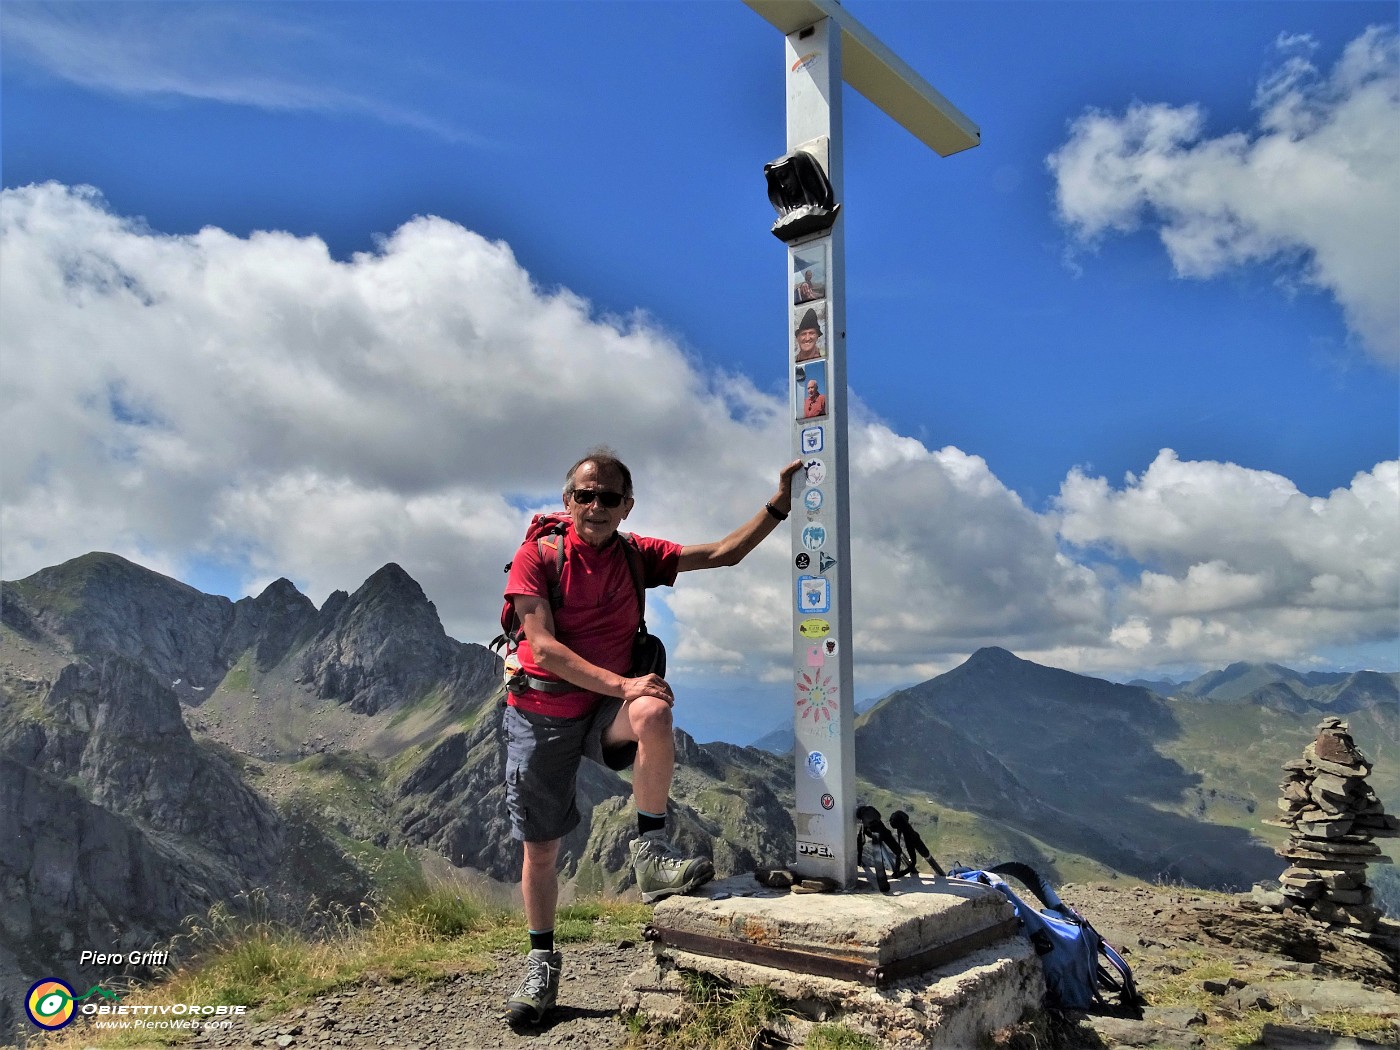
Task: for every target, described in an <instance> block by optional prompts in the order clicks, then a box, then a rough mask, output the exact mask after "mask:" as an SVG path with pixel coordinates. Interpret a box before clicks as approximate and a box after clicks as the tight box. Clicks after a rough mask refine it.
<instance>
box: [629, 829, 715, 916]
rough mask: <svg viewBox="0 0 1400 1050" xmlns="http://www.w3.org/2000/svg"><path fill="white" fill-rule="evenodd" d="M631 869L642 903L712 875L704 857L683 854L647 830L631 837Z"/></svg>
mask: <svg viewBox="0 0 1400 1050" xmlns="http://www.w3.org/2000/svg"><path fill="white" fill-rule="evenodd" d="M631 854H632V870H633V872H635V873H636V876H637V889H639V890H641V891H642V903H643V904H654V903H656V902H657V901H659V900H662V899H664V898H666V897H670V896H671V895H672V894H676V893H689V892H690V891H691V890H693V889H695V887H696V886H703V885H704V884H705V883H707V882H709V881H710V880H711V879H712V878H714V877H715V866H714V865H713V864H711V863H710V862H709V860H707V859H706V858H704V857H686V856H684V855H682V854H681V853H680V852H679V851H678V850H677V849H676V847H675V846H672V845H671V844H670V843H669V842H667V841H666V840H665V839H664V838H662V835H661V832H659V831H649V832H647V833H646V834H645V835H641V836H639V837H638V838H635V839H633V840H632V848H631Z"/></svg>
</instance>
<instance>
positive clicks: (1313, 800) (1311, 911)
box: [1269, 718, 1400, 933]
mask: <svg viewBox="0 0 1400 1050" xmlns="http://www.w3.org/2000/svg"><path fill="white" fill-rule="evenodd" d="M1283 768H1284V770H1285V771H1286V772H1287V779H1285V780H1284V782H1283V783H1282V784H1281V785H1280V788H1281V789H1282V791H1283V795H1282V797H1281V798H1280V799H1279V800H1278V807H1279V809H1280V810H1282V811H1283V816H1282V817H1281V818H1280V819H1278V820H1273V821H1269V823H1271V824H1276V825H1278V826H1280V827H1285V828H1288V829H1289V830H1290V831H1292V835H1290V836H1289V839H1288V845H1287V846H1285V847H1284V848H1283V849H1281V850H1278V851H1277V852H1278V855H1279V856H1280V857H1284V858H1287V859H1288V860H1289V861H1291V862H1292V866H1291V867H1289V868H1288V869H1287V870H1286V871H1284V873H1283V874H1282V875H1280V876H1279V883H1280V884H1281V888H1282V890H1283V895H1284V896H1285V897H1286V898H1288V902H1289V904H1291V905H1292V906H1294V907H1295V908H1299V909H1301V910H1302V911H1305V912H1307V914H1308V915H1310V916H1311V917H1312V918H1314V919H1317V920H1318V921H1320V922H1325V923H1327V924H1329V925H1333V926H1341V927H1345V928H1348V929H1352V930H1355V931H1359V932H1361V933H1369V932H1370V931H1372V930H1374V929H1375V928H1376V925H1377V924H1378V923H1379V922H1380V920H1381V911H1380V909H1379V908H1377V907H1375V906H1374V905H1372V903H1371V897H1372V892H1371V887H1369V886H1367V885H1366V865H1367V864H1389V863H1390V862H1391V860H1390V858H1389V857H1385V856H1382V855H1381V850H1380V847H1379V846H1377V845H1376V844H1375V842H1374V841H1372V840H1374V839H1377V838H1395V837H1397V836H1400V821H1397V820H1396V818H1395V817H1394V816H1392V815H1389V814H1387V813H1386V812H1385V807H1384V806H1382V805H1381V803H1380V800H1379V799H1377V798H1376V795H1375V793H1374V792H1373V791H1372V790H1371V788H1370V786H1369V785H1368V784H1367V783H1366V778H1367V777H1368V776H1370V775H1371V762H1370V760H1369V759H1367V758H1366V756H1365V755H1364V754H1362V753H1361V751H1360V749H1359V748H1357V746H1356V744H1355V742H1354V741H1353V740H1352V739H1351V734H1350V731H1349V727H1348V725H1347V723H1346V722H1344V721H1342V720H1341V719H1340V718H1324V719H1323V720H1322V721H1321V722H1320V723H1319V724H1318V727H1317V739H1316V740H1314V741H1313V742H1312V743H1311V744H1309V745H1308V746H1307V747H1306V748H1304V749H1303V757H1302V758H1295V759H1292V760H1291V761H1288V762H1285V763H1284V764H1283Z"/></svg>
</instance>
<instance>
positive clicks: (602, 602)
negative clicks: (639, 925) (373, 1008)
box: [504, 448, 802, 1024]
mask: <svg viewBox="0 0 1400 1050" xmlns="http://www.w3.org/2000/svg"><path fill="white" fill-rule="evenodd" d="M801 466H802V461H801V460H794V461H793V462H792V463H789V464H788V465H787V466H786V467H784V468H783V469H782V471H781V473H780V474H779V479H778V492H777V494H776V495H775V496H774V497H773V498H772V499H771V500H769V501H768V502H767V503H766V504H764V506H763V507H762V508H761V509H760V510H759V511H758V512H757V513H756V514H754V516H753V517H751V518H750V519H749V520H748V521H746V522H745V523H744V524H743V525H740V526H739V527H738V528H737V529H735V530H734V531H733V532H731V533H730V534H729V535H728V536H726V537H724V539H722V540H719V541H718V542H715V543H701V544H694V545H688V546H681V545H680V544H677V543H672V542H670V541H669V540H660V539H652V538H650V537H643V536H634V537H632V539H633V540H635V546H634V548H633V549H634V550H635V552H636V558H637V561H638V563H639V565H640V569H641V575H642V579H643V582H644V583H645V585H646V586H647V587H664V586H670V585H671V584H673V583H674V582H675V579H676V574H677V573H682V572H690V571H692V570H694V569H713V568H718V567H720V566H722V565H737V564H738V563H739V562H740V561H742V560H743V558H744V556H745V555H746V554H748V553H749V551H751V550H753V549H754V548H755V547H757V546H758V544H759V543H760V542H761V541H762V540H763V539H764V538H765V537H766V536H767V535H768V534H769V533H771V532H772V531H773V530H774V529H775V528H776V527H777V525H778V523H779V522H780V521H782V520H783V519H784V518H786V517H787V516H788V512H789V510H790V508H791V505H792V478H793V475H794V474H795V473H796V472H797V471H798V469H800V467H801ZM633 506H634V500H633V498H632V474H631V472H630V471H629V470H628V469H627V467H626V466H625V465H624V464H623V463H622V462H621V460H619V459H618V458H617V456H616V455H614V454H613V453H612V452H611V451H610V450H608V449H602V448H600V449H595V450H594V451H592V452H590V453H588V454H587V455H586V456H584V457H583V458H582V459H580V460H579V461H578V462H577V463H575V464H574V465H573V467H571V468H570V469H569V473H568V475H567V477H566V479H565V481H564V509H565V510H566V511H567V513H568V517H569V522H568V525H567V528H566V531H565V533H564V535H562V536H559V537H557V540H558V542H560V543H563V544H564V545H565V546H564V554H565V556H564V564H563V568H562V570H561V571H560V573H559V579H558V587H559V589H558V592H557V593H558V594H559V595H560V597H561V598H562V600H560V601H559V602H558V604H557V607H552V606H551V603H550V600H549V594H550V583H551V578H552V575H553V573H554V571H555V567H556V566H557V564H558V562H557V559H553V558H546V557H544V556H542V555H541V553H540V550H539V544H538V542H536V541H529V542H527V543H525V544H523V545H522V546H521V547H520V550H519V551H518V552H517V553H516V556H515V558H514V560H513V561H512V563H511V569H510V576H509V579H508V581H507V583H506V597H507V598H508V599H509V600H510V601H512V602H513V603H514V605H515V611H516V615H517V616H518V617H519V620H520V623H521V626H522V630H523V638H522V640H521V642H520V647H519V649H518V650H517V652H516V656H517V658H518V659H519V661H520V669H521V672H522V673H523V674H524V675H525V676H526V678H525V679H524V681H525V682H527V683H528V686H527V687H526V688H523V689H520V690H519V691H514V690H512V691H511V692H509V693H508V694H507V704H508V706H507V708H506V711H505V715H504V719H505V730H506V739H507V757H506V804H507V807H508V808H509V810H510V818H511V825H512V834H513V836H514V837H515V838H517V839H520V840H521V842H522V843H523V844H524V850H525V864H524V871H523V873H522V875H521V892H522V895H523V897H524V899H525V918H526V920H527V921H528V922H529V927H530V954H529V957H528V959H527V961H526V972H525V979H524V980H523V981H522V982H521V985H520V988H519V990H518V991H517V992H516V993H515V995H513V996H512V997H511V999H510V1001H509V1004H508V1006H509V1011H510V1014H509V1016H510V1020H511V1022H512V1023H515V1024H518V1023H522V1022H525V1023H530V1024H537V1023H538V1022H539V1021H540V1020H541V1019H542V1018H543V1017H544V1015H545V1012H546V1011H547V1010H549V1009H550V1008H551V1007H552V1006H553V1005H554V1002H555V999H556V997H557V995H558V991H559V972H560V966H561V959H560V955H559V953H558V952H557V951H555V950H554V913H555V906H556V904H557V902H558V896H559V882H558V876H557V874H556V871H555V863H556V861H557V859H558V854H559V841H560V839H562V838H563V836H564V835H566V834H567V833H568V832H569V831H571V830H573V828H574V827H576V826H577V825H578V822H579V812H578V807H577V805H576V804H575V791H576V778H577V773H578V766H579V761H580V759H581V758H582V757H583V756H584V755H587V756H588V757H590V758H593V759H595V760H597V761H600V762H603V763H605V764H607V765H609V766H611V767H612V768H614V769H625V768H626V767H627V766H629V765H632V764H633V762H635V763H636V765H635V768H634V770H633V774H632V794H633V798H634V800H635V802H636V806H637V832H638V837H637V839H636V840H635V841H633V843H632V847H631V858H632V867H633V871H634V872H635V874H636V877H637V887H638V889H640V890H641V892H642V900H643V901H645V902H648V903H650V902H652V901H656V900H660V899H661V898H663V897H666V896H670V895H671V894H675V893H685V892H687V891H689V890H692V889H694V888H695V887H696V886H699V885H701V884H703V883H705V882H707V881H708V880H709V879H710V878H712V877H713V876H714V867H713V865H711V863H710V861H709V860H707V859H705V858H703V857H696V858H688V857H684V856H682V855H681V854H680V853H679V852H678V851H677V850H676V849H675V848H674V847H673V846H672V845H671V844H670V842H669V841H668V840H667V839H666V835H665V829H666V804H667V800H668V797H669V795H670V791H671V775H672V771H673V768H674V766H675V748H674V743H673V738H672V736H671V724H672V720H671V707H672V705H673V704H674V703H675V697H674V696H673V695H672V693H671V687H670V685H668V684H667V682H666V680H665V679H664V678H662V677H660V676H659V675H655V674H648V675H643V676H641V677H639V678H631V677H628V675H629V673H630V664H631V653H632V640H633V637H634V636H635V634H636V633H637V627H638V624H639V623H640V609H639V608H638V602H637V591H636V587H635V584H634V583H633V578H632V575H631V569H630V567H629V565H628V556H627V552H626V551H625V550H624V549H623V544H624V543H627V542H629V541H627V540H624V539H622V538H621V537H619V536H618V534H617V533H618V526H620V525H621V524H622V522H623V521H624V520H625V519H626V518H627V516H628V515H629V514H630V513H631V512H632V507H633Z"/></svg>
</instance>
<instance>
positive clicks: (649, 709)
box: [630, 696, 671, 740]
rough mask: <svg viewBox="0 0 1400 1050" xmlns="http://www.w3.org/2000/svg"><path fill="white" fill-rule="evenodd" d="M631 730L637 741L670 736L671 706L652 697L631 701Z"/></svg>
mask: <svg viewBox="0 0 1400 1050" xmlns="http://www.w3.org/2000/svg"><path fill="white" fill-rule="evenodd" d="M630 714H631V716H632V729H633V731H634V732H635V733H636V734H637V739H638V740H645V739H648V738H654V737H657V736H666V737H669V736H670V735H671V705H670V704H668V703H667V702H666V701H665V700H660V699H658V698H656V697H654V696H644V697H641V698H640V699H638V700H633V701H632V710H631V712H630Z"/></svg>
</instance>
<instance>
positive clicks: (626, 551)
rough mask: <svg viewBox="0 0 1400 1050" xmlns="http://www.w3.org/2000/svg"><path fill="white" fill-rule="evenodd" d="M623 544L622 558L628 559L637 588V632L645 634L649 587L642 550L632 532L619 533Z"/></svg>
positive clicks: (628, 568)
mask: <svg viewBox="0 0 1400 1050" xmlns="http://www.w3.org/2000/svg"><path fill="white" fill-rule="evenodd" d="M617 537H618V539H619V540H620V541H621V543H622V556H623V557H624V558H626V559H627V571H628V572H630V573H631V574H632V586H633V587H635V588H637V613H638V616H639V617H640V624H639V625H638V627H637V630H638V631H640V632H641V633H643V634H645V633H646V629H647V585H646V580H645V578H644V577H643V571H642V549H641V547H639V546H638V545H637V538H636V537H635V536H633V535H632V534H631V533H630V532H619V533H618V534H617Z"/></svg>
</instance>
